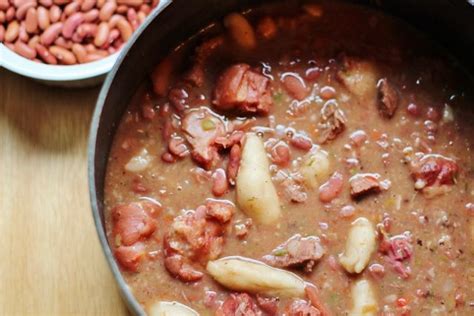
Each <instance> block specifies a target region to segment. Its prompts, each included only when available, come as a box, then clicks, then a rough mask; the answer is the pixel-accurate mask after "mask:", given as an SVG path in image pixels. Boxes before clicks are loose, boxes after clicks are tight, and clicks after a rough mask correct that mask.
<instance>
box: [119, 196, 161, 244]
mask: <svg viewBox="0 0 474 316" xmlns="http://www.w3.org/2000/svg"><path fill="white" fill-rule="evenodd" d="M159 210H160V207H159V206H158V205H155V204H153V203H150V202H138V203H129V204H123V205H119V206H117V207H115V208H114V209H113V210H112V220H113V235H114V238H115V242H116V244H117V246H121V245H125V246H131V245H133V244H134V243H136V242H138V241H139V240H143V239H146V238H148V237H150V236H151V234H153V233H154V232H155V230H156V226H157V221H156V219H155V218H154V217H155V216H156V214H158V211H159Z"/></svg>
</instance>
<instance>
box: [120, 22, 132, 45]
mask: <svg viewBox="0 0 474 316" xmlns="http://www.w3.org/2000/svg"><path fill="white" fill-rule="evenodd" d="M117 29H118V30H119V31H120V36H121V37H122V40H123V41H124V42H126V41H128V39H129V38H130V36H132V33H133V29H132V27H131V26H130V23H128V21H127V20H125V18H124V17H122V19H119V20H118V21H117Z"/></svg>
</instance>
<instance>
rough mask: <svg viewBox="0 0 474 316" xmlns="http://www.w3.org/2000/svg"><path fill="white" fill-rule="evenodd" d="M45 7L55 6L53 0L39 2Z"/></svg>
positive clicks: (40, 0)
mask: <svg viewBox="0 0 474 316" xmlns="http://www.w3.org/2000/svg"><path fill="white" fill-rule="evenodd" d="M38 2H39V3H40V4H41V5H42V6H43V7H46V8H49V7H51V6H52V5H53V0H39V1H38Z"/></svg>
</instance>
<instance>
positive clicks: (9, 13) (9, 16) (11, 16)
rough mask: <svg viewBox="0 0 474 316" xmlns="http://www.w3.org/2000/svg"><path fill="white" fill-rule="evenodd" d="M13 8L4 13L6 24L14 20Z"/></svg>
mask: <svg viewBox="0 0 474 316" xmlns="http://www.w3.org/2000/svg"><path fill="white" fill-rule="evenodd" d="M15 12H16V10H15V8H14V7H10V8H8V9H7V12H5V21H7V22H11V21H13V19H14V18H15Z"/></svg>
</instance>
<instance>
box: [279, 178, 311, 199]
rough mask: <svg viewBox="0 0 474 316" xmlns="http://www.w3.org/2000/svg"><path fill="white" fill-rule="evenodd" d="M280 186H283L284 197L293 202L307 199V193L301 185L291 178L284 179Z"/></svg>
mask: <svg viewBox="0 0 474 316" xmlns="http://www.w3.org/2000/svg"><path fill="white" fill-rule="evenodd" d="M281 186H282V187H283V188H284V192H285V195H286V197H287V198H288V199H289V200H290V201H291V202H294V203H304V202H305V201H306V200H307V199H308V194H307V193H306V191H305V189H304V188H303V186H301V185H300V184H298V182H297V181H295V180H294V179H292V178H287V179H285V180H284V181H283V182H282V183H281Z"/></svg>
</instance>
